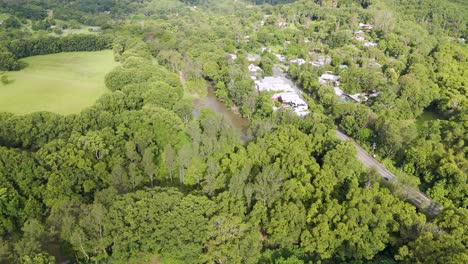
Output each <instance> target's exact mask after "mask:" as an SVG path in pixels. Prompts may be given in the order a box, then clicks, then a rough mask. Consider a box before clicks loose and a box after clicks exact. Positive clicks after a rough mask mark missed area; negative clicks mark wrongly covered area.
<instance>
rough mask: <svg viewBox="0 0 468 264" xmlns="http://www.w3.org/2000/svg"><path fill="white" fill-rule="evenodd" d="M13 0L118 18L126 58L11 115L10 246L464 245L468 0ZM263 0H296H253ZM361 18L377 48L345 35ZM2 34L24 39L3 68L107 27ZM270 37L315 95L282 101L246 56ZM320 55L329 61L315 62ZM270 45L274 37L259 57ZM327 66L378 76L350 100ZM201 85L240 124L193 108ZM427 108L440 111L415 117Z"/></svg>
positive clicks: (6, 196) (324, 256)
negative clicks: (295, 107) (81, 95)
mask: <svg viewBox="0 0 468 264" xmlns="http://www.w3.org/2000/svg"><path fill="white" fill-rule="evenodd" d="M14 2H17V1H7V2H2V3H1V4H0V8H1V9H2V10H3V11H5V10H6V11H8V12H10V13H12V14H16V16H17V17H20V18H25V17H27V18H29V19H32V21H25V22H28V23H30V24H31V25H36V26H38V27H40V26H44V24H43V23H44V22H45V21H49V19H45V12H43V11H44V10H45V9H46V8H47V9H53V10H54V14H53V16H54V17H55V18H56V21H57V22H58V21H59V20H60V19H63V20H66V21H65V22H66V23H68V24H74V23H76V21H73V20H79V21H80V22H82V23H86V24H89V25H91V24H93V25H107V26H106V27H104V31H105V33H104V34H109V35H114V36H118V37H115V38H114V39H113V42H114V43H113V46H112V47H113V50H114V55H115V58H116V60H117V61H119V62H120V63H121V66H119V67H117V68H115V69H114V70H113V71H111V72H110V73H108V74H107V76H106V79H105V84H106V86H107V87H108V88H109V89H110V90H111V92H109V93H107V94H105V95H103V96H102V97H101V98H100V99H99V100H98V101H97V102H96V103H95V105H93V106H92V107H90V108H89V109H86V110H84V111H82V112H81V113H79V114H76V115H69V116H60V115H55V114H51V113H45V112H40V113H34V114H29V115H24V116H17V115H13V114H8V113H0V186H1V187H0V261H3V262H8V263H53V262H54V261H55V259H54V257H52V256H51V255H50V252H45V251H50V248H49V247H47V245H48V244H49V243H60V244H61V245H63V249H61V250H62V251H61V253H62V254H64V255H66V256H67V257H68V258H70V259H73V261H75V259H76V262H96V263H101V262H102V263H139V262H158V261H159V262H168V263H395V262H394V261H393V259H395V260H396V261H400V262H403V263H439V262H447V263H464V262H467V250H466V244H467V242H466V235H465V234H466V230H467V223H466V210H465V209H463V208H464V207H466V206H467V205H466V199H465V197H466V195H467V188H466V186H467V185H466V176H465V174H466V173H465V170H464V169H465V168H466V167H467V164H466V157H465V152H466V151H465V141H466V140H465V137H466V135H465V134H466V133H465V131H466V125H465V123H464V122H465V121H466V115H465V112H466V111H465V108H466V105H465V104H466V102H465V101H464V99H465V98H463V95H464V94H465V93H464V88H465V87H464V85H463V84H464V83H465V79H466V76H465V71H464V68H466V67H463V66H464V65H465V63H466V54H465V53H466V52H465V46H464V45H461V44H457V43H455V42H451V41H449V39H448V38H447V36H456V35H457V34H458V35H457V37H458V36H459V35H461V34H463V33H462V32H464V31H466V29H464V26H463V25H465V24H466V21H465V20H464V18H463V16H460V14H462V12H461V11H462V10H463V8H460V9H461V11H460V10H456V8H454V7H456V6H458V5H459V4H457V3H455V2H450V3H446V2H440V1H439V2H440V3H439V2H437V3H431V2H430V1H425V0H424V1H419V2H418V3H413V2H411V1H399V2H398V5H397V4H394V3H395V1H390V0H388V1H379V0H374V1H339V3H338V2H337V4H338V5H339V8H331V7H333V4H334V3H335V2H334V1H297V2H295V3H291V4H284V3H285V2H289V1H235V2H232V1H228V0H221V1H183V2H184V3H187V6H185V5H183V4H181V3H178V1H153V0H145V1H130V0H122V1H107V0H106V1H87V0H73V1H62V0H53V1H46V2H47V3H46V2H44V1H18V3H14ZM19 2H21V3H19ZM26 2H28V3H26ZM65 2H67V3H66V5H65ZM267 2H268V3H269V4H276V3H281V4H284V5H278V6H270V5H266V6H255V4H261V3H267ZM193 5H197V8H195V7H194V6H193ZM248 5H249V6H248ZM250 5H251V6H250ZM439 5H440V8H439ZM3 11H2V12H3ZM105 11H110V12H105ZM429 11H430V12H429ZM449 11H453V13H450V12H449ZM104 12H105V13H104ZM267 14H268V15H269V16H265V15H267ZM49 15H51V16H52V14H50V13H49ZM413 18H414V19H413ZM72 19H73V20H72ZM373 19H374V21H372V20H373ZM421 19H422V20H421ZM261 20H263V23H260V21H261ZM359 22H366V23H373V24H374V26H375V27H374V30H373V31H372V32H367V33H365V37H366V39H367V40H368V41H375V42H378V43H379V45H378V46H377V47H374V48H371V49H365V48H363V47H361V45H356V42H355V41H353V40H352V39H353V36H354V31H355V30H356V29H357V27H358V23H359ZM23 24H26V23H23ZM262 24H263V25H262ZM444 24H445V25H444ZM434 32H437V34H435V35H431V34H432V33H434ZM0 34H1V36H2V37H3V36H8V37H6V38H5V39H11V38H12V36H14V37H13V38H16V40H14V41H4V43H2V46H4V47H5V48H2V49H1V51H2V52H0V62H1V64H0V65H2V67H5V69H7V70H11V69H15V68H16V67H18V65H16V64H15V63H17V59H18V58H23V57H26V56H32V55H39V54H49V53H55V52H62V51H75V50H97V49H103V48H109V47H110V46H111V45H110V41H109V39H108V37H107V36H103V35H87V36H84V35H76V36H73V35H72V36H64V37H60V38H52V37H45V36H40V37H37V36H39V35H41V34H44V33H43V32H42V33H41V32H33V33H29V34H34V36H35V37H33V38H31V37H30V36H29V37H25V38H23V37H24V36H25V35H27V34H28V33H27V32H22V33H21V32H20V30H17V29H15V28H8V29H5V31H3V29H2V30H0ZM23 34H25V35H23ZM246 36H249V37H246ZM262 47H267V48H271V49H272V51H273V52H275V53H281V55H286V56H288V57H289V58H292V57H300V58H304V59H305V60H306V61H307V63H305V64H304V65H301V66H298V65H295V64H292V65H290V66H289V76H290V77H291V78H292V79H293V80H294V81H297V83H298V84H299V85H300V86H302V88H304V90H305V91H306V92H307V93H308V94H307V97H306V98H307V99H308V100H309V101H310V109H311V113H310V114H309V115H307V116H306V117H304V118H299V117H297V116H296V115H295V114H294V113H292V112H291V111H284V110H278V111H275V112H273V111H272V106H273V102H272V101H271V99H270V96H269V95H268V94H260V95H259V94H258V93H257V92H256V91H255V86H254V83H253V81H252V80H251V79H250V78H249V77H248V72H247V65H248V64H249V63H250V62H248V61H247V59H246V54H251V53H258V51H259V50H260V49H261V48H262ZM226 53H233V54H236V55H237V59H233V58H231V56H228V55H227V54H226ZM318 53H321V54H320V55H318ZM318 56H324V57H325V56H326V57H331V65H328V62H327V63H325V65H323V66H320V67H317V66H313V65H311V64H310V63H308V62H309V61H314V60H316V59H317V57H318ZM158 63H161V65H159V64H158ZM276 63H279V62H278V60H277V58H276V56H274V55H273V54H271V53H270V52H265V53H264V54H262V57H261V61H260V66H261V67H262V68H263V71H264V73H265V74H267V75H268V74H272V68H273V65H274V64H276ZM342 64H345V65H347V66H348V67H347V68H343V67H340V65H342ZM379 64H381V65H379ZM19 66H21V65H19ZM381 66H382V67H381ZM326 71H334V72H335V74H339V75H340V77H341V78H340V82H341V84H342V88H343V90H345V92H347V93H362V92H372V91H374V90H375V91H379V92H380V94H379V95H378V96H377V97H376V98H369V100H368V101H366V102H364V103H361V104H358V103H356V104H354V103H353V104H352V103H340V102H339V101H338V100H337V98H336V96H335V94H334V91H333V89H332V88H333V87H330V86H328V85H321V84H320V83H319V82H318V77H319V76H320V75H321V74H323V73H324V72H326ZM182 82H183V84H182ZM209 85H213V86H214V88H215V93H216V95H217V96H218V97H219V98H220V99H221V100H222V101H223V102H225V103H226V104H227V105H228V106H229V107H231V108H233V109H238V111H239V112H240V113H241V114H242V115H243V116H244V117H246V118H248V119H250V120H251V125H250V128H249V131H248V132H247V133H246V134H247V136H246V138H247V140H246V142H242V141H240V140H239V133H238V131H237V130H236V129H234V128H233V127H231V126H230V125H229V124H228V123H227V122H226V120H224V118H223V117H222V116H218V115H217V114H216V113H213V112H212V111H210V110H202V111H201V112H200V114H199V116H196V117H194V116H192V109H193V98H192V97H191V96H190V94H189V93H185V92H193V93H196V94H199V95H204V94H205V93H206V88H207V87H208V86H209ZM427 107H431V109H433V108H437V109H438V111H439V112H438V113H437V114H442V115H440V116H442V117H443V118H446V119H447V120H435V121H431V122H426V123H425V124H424V125H421V126H420V127H418V128H416V126H415V125H414V119H415V118H417V117H418V116H419V115H420V114H421V113H422V112H423V111H424V109H425V108H427ZM325 113H326V114H325ZM438 116H439V115H438ZM334 122H336V124H338V125H339V126H340V128H341V129H343V130H344V131H345V132H346V133H347V134H349V135H350V136H353V137H354V138H355V139H358V140H360V141H361V142H362V143H364V144H372V143H374V142H375V143H376V150H375V151H376V153H377V154H379V155H382V156H385V157H389V158H391V159H392V160H389V162H390V163H393V164H392V165H396V166H401V170H402V172H401V174H403V175H406V174H408V175H416V176H417V177H418V178H419V179H421V188H422V189H423V190H424V191H426V192H427V194H428V195H429V196H431V198H435V199H436V200H437V201H439V202H440V203H441V204H442V205H443V210H442V211H441V212H440V213H439V215H438V216H437V217H435V219H434V220H432V222H431V221H429V220H427V219H426V218H425V216H424V215H422V214H420V213H418V212H416V208H415V207H414V206H412V205H410V204H409V203H407V202H405V201H402V200H400V199H399V198H397V197H396V196H393V195H392V194H391V192H390V191H389V190H388V189H387V188H384V187H382V186H380V185H379V183H378V182H377V180H376V179H375V178H376V177H375V175H374V174H375V173H374V172H372V171H368V170H366V169H365V168H364V167H363V166H362V165H361V164H360V163H359V162H358V161H357V160H356V149H355V147H354V146H353V145H352V144H350V143H347V142H342V143H339V141H338V140H337V139H336V137H335V136H334V135H335V131H334V130H335V128H336V127H335V123H334ZM409 177H413V176H409ZM399 180H401V179H399ZM415 182H417V181H415Z"/></svg>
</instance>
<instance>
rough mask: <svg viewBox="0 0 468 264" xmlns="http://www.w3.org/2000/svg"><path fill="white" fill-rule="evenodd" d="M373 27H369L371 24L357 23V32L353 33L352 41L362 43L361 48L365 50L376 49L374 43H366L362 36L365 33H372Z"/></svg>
mask: <svg viewBox="0 0 468 264" xmlns="http://www.w3.org/2000/svg"><path fill="white" fill-rule="evenodd" d="M373 27H374V26H373V25H371V24H364V23H359V28H360V29H359V30H356V31H354V37H353V38H354V39H355V40H357V41H359V42H363V44H362V45H363V46H364V47H366V48H370V47H376V46H377V45H378V44H377V43H375V42H372V41H367V42H366V39H365V38H364V35H365V34H366V33H369V32H371V31H372V28H373Z"/></svg>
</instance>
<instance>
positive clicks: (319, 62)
mask: <svg viewBox="0 0 468 264" xmlns="http://www.w3.org/2000/svg"><path fill="white" fill-rule="evenodd" d="M330 63H331V57H329V56H319V57H318V58H317V59H316V60H315V61H311V62H310V64H312V65H313V66H315V67H322V66H325V64H330Z"/></svg>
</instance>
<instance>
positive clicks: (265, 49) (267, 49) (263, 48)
mask: <svg viewBox="0 0 468 264" xmlns="http://www.w3.org/2000/svg"><path fill="white" fill-rule="evenodd" d="M265 51H268V52H271V49H270V48H267V47H262V53H263V52H265Z"/></svg>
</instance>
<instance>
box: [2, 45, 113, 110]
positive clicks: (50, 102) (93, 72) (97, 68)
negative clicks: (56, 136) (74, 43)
mask: <svg viewBox="0 0 468 264" xmlns="http://www.w3.org/2000/svg"><path fill="white" fill-rule="evenodd" d="M23 61H24V62H26V63H27V64H28V66H27V67H26V68H24V69H23V70H21V71H18V72H8V73H6V74H7V76H8V78H9V79H10V80H12V83H10V84H7V85H4V84H2V83H0V111H1V112H12V113H16V114H26V113H32V112H36V111H50V112H55V113H60V114H72V113H79V112H80V111H81V110H83V109H84V108H86V107H88V106H91V105H92V104H94V102H95V101H96V100H97V99H98V98H99V97H100V96H101V95H103V94H104V93H106V92H107V91H108V90H107V88H106V87H105V85H104V76H105V75H106V73H108V72H109V71H111V70H112V69H113V68H114V67H115V66H117V65H118V63H117V62H115V61H114V59H113V53H112V51H110V50H106V51H98V52H68V53H58V54H52V55H44V56H34V57H29V58H25V59H23Z"/></svg>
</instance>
